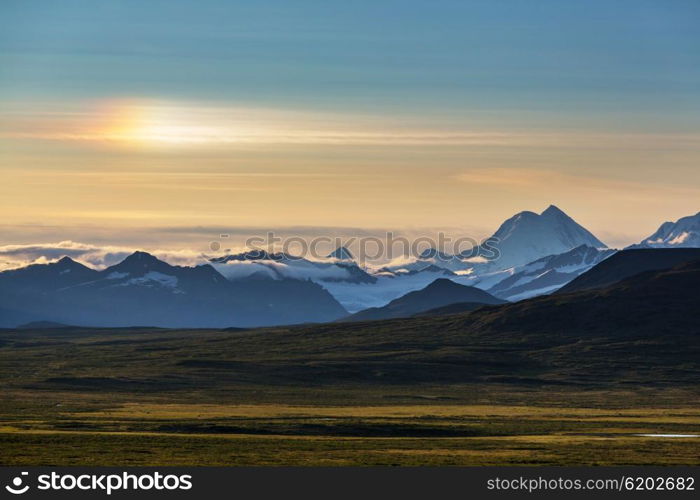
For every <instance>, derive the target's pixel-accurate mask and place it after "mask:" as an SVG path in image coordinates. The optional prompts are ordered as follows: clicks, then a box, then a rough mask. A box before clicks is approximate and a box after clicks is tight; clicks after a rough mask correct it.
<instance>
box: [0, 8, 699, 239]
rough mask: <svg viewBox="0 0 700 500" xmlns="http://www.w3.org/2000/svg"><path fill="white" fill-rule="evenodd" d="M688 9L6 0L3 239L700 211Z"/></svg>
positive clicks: (395, 227)
mask: <svg viewBox="0 0 700 500" xmlns="http://www.w3.org/2000/svg"><path fill="white" fill-rule="evenodd" d="M632 7H634V8H632ZM399 12H400V14H401V15H397V13H399ZM697 14H700V6H699V5H698V4H697V3H696V2H686V1H675V2H639V1H634V2H632V1H623V2H616V3H615V4H614V5H611V4H609V2H602V1H594V2H586V4H585V5H583V4H578V5H577V4H575V3H567V4H563V3H561V2H555V1H544V2H538V3H537V4H536V5H533V4H530V3H522V2H503V3H499V4H498V5H496V4H494V3H490V2H441V3H440V4H439V6H438V5H435V4H433V3H429V2H418V1H409V2H381V3H376V2H352V4H346V5H342V4H335V3H333V4H328V3H325V2H314V1H303V2H294V3H290V2H279V1H278V2H255V3H254V4H253V3H251V4H249V5H233V4H231V3H230V2H222V1H212V0H209V1H202V2H197V3H191V4H182V3H173V2H160V1H155V2H148V3H143V2H136V1H125V2H110V3H106V2H105V3H95V2H88V1H75V0H73V1H66V2H60V3H56V2H48V1H38V2H31V3H29V2H21V1H13V0H11V1H7V2H3V4H2V5H1V6H0V67H1V68H2V70H0V148H1V149H2V151H3V152H2V154H1V155H0V170H1V171H2V174H3V181H4V182H3V183H2V184H1V185H0V210H2V213H3V216H4V217H3V220H2V222H0V229H1V230H2V234H3V236H4V238H3V241H1V242H0V246H2V245H16V244H32V243H55V242H59V241H66V240H71V241H76V242H81V243H89V244H95V245H119V246H125V247H134V248H173V249H183V248H189V249H192V250H193V251H204V250H206V248H207V245H208V242H209V241H210V240H211V239H212V237H216V235H217V234H219V233H222V232H226V233H232V234H233V233H237V232H238V233H245V234H250V233H264V232H267V231H268V230H284V231H289V232H293V230H295V229H296V230H298V232H299V233H300V235H303V233H310V232H313V231H316V234H317V235H318V234H321V235H323V234H326V233H328V232H348V231H349V230H352V231H355V232H358V231H366V232H369V233H372V232H377V231H379V232H382V231H397V232H402V233H411V234H419V233H430V232H436V231H439V230H448V231H450V232H452V233H453V234H464V233H466V234H467V235H469V236H472V237H486V236H489V235H490V234H491V233H493V231H495V230H496V228H497V227H498V226H499V225H500V223H501V222H503V221H504V220H505V219H507V218H508V217H510V216H512V215H513V214H515V213H517V212H520V211H523V210H532V211H536V212H540V211H542V210H543V209H544V208H546V207H547V206H548V205H549V204H555V205H558V206H559V207H561V208H562V209H563V210H564V211H566V212H567V213H568V214H569V215H570V216H572V217H573V218H574V219H575V220H576V221H577V222H579V223H580V224H581V225H582V226H584V227H585V228H587V229H588V230H590V231H591V232H592V233H594V234H595V235H596V236H598V237H599V238H600V239H601V240H603V241H604V242H605V243H607V244H608V245H609V246H612V247H622V246H625V245H628V244H631V243H635V242H638V241H640V240H641V239H642V238H643V237H645V236H648V235H649V234H651V233H652V232H654V231H655V230H656V229H657V228H658V226H659V225H660V224H661V223H662V222H664V221H667V220H673V221H675V220H677V219H679V218H681V217H684V216H687V215H692V214H695V213H697V212H698V210H699V209H700V206H699V205H698V200H699V199H700V169H698V167H697V165H698V161H700V113H698V111H700V90H699V89H700V64H699V63H700V51H699V50H698V47H700V32H698V30H697V28H696V24H695V20H696V19H697V18H698V15H697Z"/></svg>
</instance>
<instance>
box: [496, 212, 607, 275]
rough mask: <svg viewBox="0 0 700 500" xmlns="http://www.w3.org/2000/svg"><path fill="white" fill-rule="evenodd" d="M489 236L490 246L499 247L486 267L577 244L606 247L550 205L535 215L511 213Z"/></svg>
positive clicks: (533, 257) (510, 264) (514, 263)
mask: <svg viewBox="0 0 700 500" xmlns="http://www.w3.org/2000/svg"><path fill="white" fill-rule="evenodd" d="M492 238H493V239H494V240H496V241H497V242H498V243H497V244H495V245H494V246H495V247H497V248H498V250H499V251H500V257H499V258H498V259H496V260H494V261H492V262H490V263H489V265H488V266H486V267H487V269H488V270H489V271H494V270H499V269H508V268H511V267H514V266H520V265H524V264H527V263H529V262H534V261H535V260H537V259H540V258H542V257H546V256H548V255H556V254H561V253H564V252H568V251H569V250H571V249H573V248H576V247H579V246H581V245H586V246H589V247H593V248H607V246H606V245H605V244H604V243H603V242H601V241H600V240H599V239H598V238H596V237H595V236H593V234H591V233H590V232H589V231H588V230H586V229H585V228H583V227H582V226H581V225H579V224H578V223H577V222H576V221H574V220H573V219H572V218H571V217H569V216H568V215H566V214H565V213H564V212H562V211H561V210H560V209H559V208H557V207H555V206H554V205H550V206H549V207H548V208H547V209H546V210H545V211H544V212H542V213H541V214H539V215H538V214H536V213H534V212H528V211H525V212H520V213H519V214H516V215H514V216H513V217H511V218H510V219H508V220H507V221H505V222H504V223H503V224H502V225H501V227H499V228H498V230H497V231H496V232H495V233H494V235H493V236H492ZM482 272H483V270H482Z"/></svg>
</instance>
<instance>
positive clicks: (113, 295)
mask: <svg viewBox="0 0 700 500" xmlns="http://www.w3.org/2000/svg"><path fill="white" fill-rule="evenodd" d="M0 309H4V310H7V311H10V312H11V315H9V316H4V317H2V318H0V326H9V327H12V326H17V324H20V323H19V321H20V320H21V322H23V323H24V322H27V320H29V321H54V322H60V323H64V324H70V325H86V326H135V325H149V326H165V327H228V326H262V325H272V324H290V323H303V322H311V321H330V320H333V319H336V318H338V317H341V316H344V315H345V314H346V311H345V309H344V308H343V307H342V306H341V305H340V304H339V303H338V302H337V301H336V300H335V299H334V298H333V297H332V296H331V295H330V294H329V293H328V292H327V291H326V290H324V289H323V288H322V287H321V286H320V285H318V284H316V283H312V282H310V281H302V280H294V279H288V278H285V279H279V280H260V279H256V278H255V277H252V278H251V277H249V278H247V279H242V280H238V281H236V282H231V281H229V280H227V279H226V278H224V276H222V275H221V274H220V273H218V272H217V271H216V270H215V269H214V268H213V267H212V266H210V265H203V266H196V267H180V266H171V265H170V264H167V263H166V262H163V261H161V260H158V259H157V258H155V257H154V256H152V255H150V254H148V253H145V252H135V253H133V254H132V255H130V256H129V257H127V258H126V259H124V260H123V261H122V262H120V263H119V264H116V265H114V266H111V267H108V268H106V269H104V270H103V271H96V270H94V269H90V268H88V267H86V266H83V265H82V264H79V263H77V262H75V261H73V260H71V259H69V258H63V259H61V260H60V261H59V262H56V263H53V264H45V265H33V266H28V267H25V268H21V269H15V270H12V271H5V272H2V273H0Z"/></svg>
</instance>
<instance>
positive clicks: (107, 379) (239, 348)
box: [0, 323, 700, 466]
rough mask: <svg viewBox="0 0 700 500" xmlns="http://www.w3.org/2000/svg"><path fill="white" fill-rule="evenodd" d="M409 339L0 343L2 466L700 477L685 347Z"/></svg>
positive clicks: (129, 335)
mask: <svg viewBox="0 0 700 500" xmlns="http://www.w3.org/2000/svg"><path fill="white" fill-rule="evenodd" d="M401 328H403V325H402V324H401V323H398V324H394V326H393V330H392V331H389V332H387V331H385V330H383V329H382V327H381V325H379V324H378V325H374V324H367V325H352V326H349V325H341V327H340V328H338V327H330V326H323V327H309V328H293V329H289V330H285V329H273V330H260V331H167V330H148V329H146V330H138V329H137V330H131V331H128V330H106V331H94V330H89V329H86V330H56V331H35V332H30V331H8V332H4V333H2V332H0V384H1V387H2V398H1V399H0V464H2V465H105V466H107V465H112V466H119V465H158V466H164V465H279V466H282V465H308V466H321V465H338V466H345V465H361V466H365V465H407V466H408V465H584V464H586V465H691V464H692V465H698V464H700V438H697V437H649V436H644V434H669V435H681V436H682V435H698V434H700V390H699V389H698V386H697V384H695V383H694V381H695V380H697V378H698V374H697V369H696V365H697V360H696V359H695V358H694V357H693V356H692V354H694V353H693V352H692V350H690V351H688V350H687V349H686V351H688V354H687V355H682V354H681V355H676V354H675V353H677V352H680V346H678V347H676V346H673V349H672V351H670V350H669V349H671V347H669V345H668V344H667V345H665V346H664V347H663V348H659V347H657V348H656V349H653V348H652V347H651V346H650V345H648V343H647V342H640V341H639V340H633V341H631V340H630V341H628V347H624V343H623V342H622V341H620V340H619V339H616V340H614V341H611V340H606V339H605V338H591V339H590V340H589V341H588V342H581V341H580V340H575V341H569V340H567V339H564V340H562V339H554V340H553V341H549V343H546V342H544V341H543V340H542V339H539V338H538V339H532V340H529V341H527V342H526V341H524V340H523V339H518V340H515V341H514V340H512V339H510V338H507V337H502V338H494V337H484V338H479V337H478V336H469V335H462V336H460V335H458V333H456V332H455V331H454V330H450V329H449V325H447V326H446V328H445V329H444V330H443V331H441V332H440V334H439V336H438V335H437V334H432V335H431V334H430V332H428V331H422V332H421V331H415V330H406V331H404V332H402V331H401ZM397 332H398V333H397ZM399 334H401V335H402V336H401V337H400V338H401V342H398V341H392V339H397V338H399V337H397V335H399ZM631 342H634V343H631ZM603 346H605V348H603ZM623 348H624V349H626V352H627V355H626V356H623V355H621V354H620V351H621V350H622V349H623ZM611 349H612V352H613V357H610V356H609V355H608V354H606V353H609V352H610V351H611ZM671 352H672V353H674V359H677V360H679V361H678V362H677V363H676V364H669V363H667V362H665V361H664V360H665V359H667V358H668V356H669V355H670V353H671ZM581 355H583V356H584V357H583V358H582V359H581V361H580V362H577V363H576V364H575V365H573V366H572V364H571V363H570V361H569V359H570V358H571V357H578V356H581ZM642 355H644V356H646V362H645V363H641V362H640V357H641V356H642ZM606 356H607V357H606ZM596 369H599V370H597V371H596ZM499 373H500V375H497V374H499ZM504 374H507V376H506V375H504ZM593 374H598V379H597V380H598V381H596V378H595V377H593ZM602 374H609V375H610V377H608V378H606V377H603V376H602ZM679 381H681V382H682V381H686V382H687V383H678V382H679Z"/></svg>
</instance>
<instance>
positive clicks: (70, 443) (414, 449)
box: [0, 395, 700, 466]
mask: <svg viewBox="0 0 700 500" xmlns="http://www.w3.org/2000/svg"><path fill="white" fill-rule="evenodd" d="M64 396H65V395H64ZM82 404H83V405H85V402H83V403H82ZM35 405H38V403H35ZM39 406H40V405H39ZM89 406H91V405H89V404H88V405H87V406H82V409H79V405H78V406H75V407H73V408H71V407H70V405H69V407H68V408H65V407H64V406H63V405H61V406H58V407H57V406H55V405H54V406H53V407H45V408H43V411H42V409H41V408H40V407H37V406H35V408H34V411H31V412H29V413H30V414H31V416H30V418H22V417H20V415H19V414H20V413H21V412H19V411H17V412H15V418H7V417H8V416H9V415H7V414H5V415H4V417H5V419H4V420H3V421H2V423H1V424H0V425H1V427H0V462H1V463H2V464H4V465H56V464H61V465H88V464H89V465H104V466H107V465H204V464H206V465H309V466H323V465H326V466H328V465H575V464H589V465H623V464H628V465H629V464H635V465H649V464H656V465H660V464H667V465H690V464H698V463H699V459H698V456H699V451H700V441H699V438H693V437H679V438H664V437H645V436H641V434H689V433H690V434H700V409H697V408H674V409H661V408H646V409H640V408H638V409H624V410H609V409H591V408H557V407H534V406H495V405H441V404H427V405H415V404H413V405H387V406H379V407H377V406H320V407H319V406H316V407H314V406H291V405H269V404H260V405H252V404H248V405H212V404H203V405H197V404H163V403H150V404H147V403H127V404H122V405H119V406H115V407H109V408H104V407H102V408H99V406H101V405H96V406H94V407H93V408H92V409H90V408H89ZM28 409H29V408H28V407H25V410H28Z"/></svg>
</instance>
